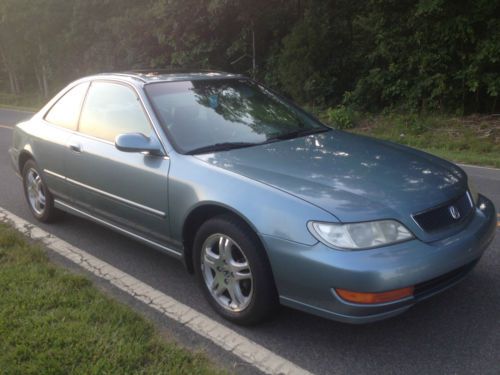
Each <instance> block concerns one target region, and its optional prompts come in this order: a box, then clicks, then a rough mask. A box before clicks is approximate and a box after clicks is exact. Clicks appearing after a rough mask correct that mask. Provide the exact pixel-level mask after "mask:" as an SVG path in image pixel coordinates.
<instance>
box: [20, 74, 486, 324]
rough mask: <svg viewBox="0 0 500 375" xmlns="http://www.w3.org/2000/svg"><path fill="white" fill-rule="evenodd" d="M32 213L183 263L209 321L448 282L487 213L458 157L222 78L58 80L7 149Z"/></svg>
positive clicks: (389, 309)
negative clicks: (93, 226)
mask: <svg viewBox="0 0 500 375" xmlns="http://www.w3.org/2000/svg"><path fill="white" fill-rule="evenodd" d="M10 155H11V157H12V163H13V166H14V169H15V170H16V171H18V172H19V174H20V175H21V176H22V179H23V186H24V191H25V193H26V198H27V201H28V204H29V207H30V209H31V211H32V213H33V215H34V216H35V217H36V218H37V219H39V220H41V221H51V220H52V219H54V218H55V217H56V216H57V214H58V211H60V210H62V211H66V212H69V213H72V214H76V215H79V216H82V217H84V218H88V219H91V220H94V221H96V222H98V223H100V224H102V225H105V226H107V227H109V228H111V229H114V230H117V231H119V232H121V233H123V234H126V235H128V236H130V237H132V238H134V239H136V240H139V241H142V242H143V243H145V244H147V245H149V246H152V247H154V248H156V249H158V250H161V251H163V252H165V253H166V254H169V255H172V256H174V257H176V258H178V259H180V260H182V261H183V262H184V264H185V266H186V268H187V269H188V270H189V271H190V272H194V273H195V274H196V277H197V279H198V280H199V283H200V286H201V288H202V290H203V292H204V294H205V295H206V297H207V299H208V301H209V302H210V304H211V305H212V306H213V308H214V309H215V310H216V311H217V312H218V313H219V314H221V315H222V316H223V317H224V318H226V319H229V320H231V321H233V322H236V323H239V324H251V323H256V322H259V321H261V320H262V319H265V318H268V317H269V316H271V315H272V313H273V312H274V311H275V310H276V308H277V307H278V306H279V305H280V304H283V305H287V306H290V307H293V308H296V309H300V310H303V311H306V312H309V313H312V314H317V315H320V316H323V317H326V318H330V319H334V320H339V321H343V322H349V323H365V322H372V321H376V320H380V319H385V318H388V317H391V316H394V315H396V314H399V313H401V312H403V311H405V310H407V309H409V308H410V307H411V306H413V305H414V304H415V303H416V302H418V301H420V300H423V299H425V298H427V297H429V296H431V295H433V294H436V293H438V292H441V291H443V290H444V289H446V288H448V287H450V286H452V285H453V284H455V283H456V282H457V281H459V280H461V279H462V278H463V277H464V276H465V275H467V274H468V273H469V271H471V270H472V269H473V267H474V266H475V264H476V263H477V262H478V261H479V259H480V258H481V255H482V254H483V252H484V251H485V249H486V248H487V246H488V244H489V243H490V242H491V241H492V239H493V236H494V233H495V225H496V224H495V223H496V217H495V208H494V207H493V204H492V202H491V201H490V200H488V199H487V198H486V197H484V196H482V195H480V194H478V193H477V192H476V191H475V190H474V189H473V188H472V187H471V186H470V185H469V184H468V181H467V176H466V174H465V173H464V171H463V170H461V169H460V168H459V167H457V166H455V165H453V164H451V163H449V162H447V161H445V160H442V159H439V158H437V157H434V156H432V155H429V154H426V153H423V152H420V151H417V150H413V149H410V148H407V147H403V146H400V145H397V144H393V143H390V142H383V141H379V140H375V139H371V138H368V137H363V136H359V135H354V134H350V133H345V132H342V131H337V130H332V129H330V128H328V127H326V126H324V125H323V124H321V123H320V122H319V121H318V120H316V119H315V118H313V117H312V116H311V115H309V114H307V113H305V112H304V111H303V110H301V109H300V108H298V107H297V106H295V105H294V104H293V103H291V102H290V101H288V100H286V99H284V98H283V97H280V96H279V95H277V94H276V93H274V92H273V91H271V90H269V89H267V88H265V87H264V86H262V85H261V84H259V83H257V82H255V81H253V80H251V79H248V78H245V77H243V76H239V75H232V74H225V73H216V72H213V73H189V74H162V73H155V72H132V73H121V74H103V75H97V76H92V77H87V78H83V79H80V80H78V81H76V82H73V83H71V84H70V85H69V86H67V87H66V88H65V89H64V90H62V91H61V92H60V93H59V94H58V95H57V96H56V97H55V98H54V99H52V100H51V101H50V102H49V103H48V104H47V105H46V106H45V107H43V109H42V110H40V111H39V112H38V113H37V114H36V115H34V116H33V118H32V119H30V120H29V121H26V122H23V123H20V124H18V125H17V126H16V128H15V131H14V137H13V145H12V148H11V149H10Z"/></svg>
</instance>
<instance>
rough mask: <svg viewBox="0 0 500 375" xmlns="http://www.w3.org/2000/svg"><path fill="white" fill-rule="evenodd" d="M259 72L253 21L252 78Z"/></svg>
mask: <svg viewBox="0 0 500 375" xmlns="http://www.w3.org/2000/svg"><path fill="white" fill-rule="evenodd" d="M256 74H257V63H256V57H255V27H254V23H253V21H252V78H253V79H255V76H256Z"/></svg>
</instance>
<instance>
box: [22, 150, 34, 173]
mask: <svg viewBox="0 0 500 375" xmlns="http://www.w3.org/2000/svg"><path fill="white" fill-rule="evenodd" d="M30 159H31V160H35V158H34V156H33V153H32V152H31V149H30V148H24V149H23V150H22V151H21V152H20V153H19V158H18V167H19V173H20V174H22V173H23V168H24V164H26V162H27V161H28V160H30Z"/></svg>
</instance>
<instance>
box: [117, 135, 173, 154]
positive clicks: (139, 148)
mask: <svg viewBox="0 0 500 375" xmlns="http://www.w3.org/2000/svg"><path fill="white" fill-rule="evenodd" d="M115 147H116V148H117V149H118V150H120V151H123V152H147V153H149V154H151V155H163V150H162V147H161V145H160V142H159V141H158V139H156V137H149V138H148V137H146V136H145V135H144V134H141V133H127V134H120V135H118V136H117V137H116V138H115Z"/></svg>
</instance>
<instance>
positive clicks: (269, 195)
mask: <svg viewBox="0 0 500 375" xmlns="http://www.w3.org/2000/svg"><path fill="white" fill-rule="evenodd" d="M203 204H212V205H219V206H222V207H225V208H227V209H229V210H230V211H233V212H235V213H236V214H237V215H239V216H240V217H241V218H243V219H244V220H245V221H246V222H247V223H248V224H249V225H250V226H251V227H253V228H254V229H255V231H256V232H257V233H258V234H259V235H266V236H273V237H277V238H281V239H285V240H287V241H293V242H298V243H302V244H306V245H313V244H315V243H317V240H316V239H315V238H314V237H313V236H312V235H311V234H310V233H309V231H308V230H307V222H308V221H309V220H318V221H330V222H338V220H337V218H336V217H335V216H333V215H332V214H330V213H328V212H327V211H324V210H322V209H320V208H318V207H316V206H314V205H312V204H310V203H308V202H306V201H304V200H302V199H300V198H297V197H295V196H292V195H290V194H288V193H286V192H283V191H281V190H278V189H276V188H274V187H271V186H268V185H266V184H263V183H261V182H258V181H254V180H252V179H249V178H247V177H244V176H240V175H238V174H236V173H234V172H230V171H227V170H225V169H222V168H218V167H215V166H213V165H210V164H208V163H206V162H204V161H201V160H199V159H197V158H195V157H193V156H187V155H172V163H171V167H170V173H169V208H170V210H169V211H170V223H171V233H172V236H173V239H174V240H177V241H182V231H183V225H184V222H185V220H186V218H187V217H188V215H189V213H190V212H192V210H194V209H196V208H197V207H199V206H200V205H203Z"/></svg>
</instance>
